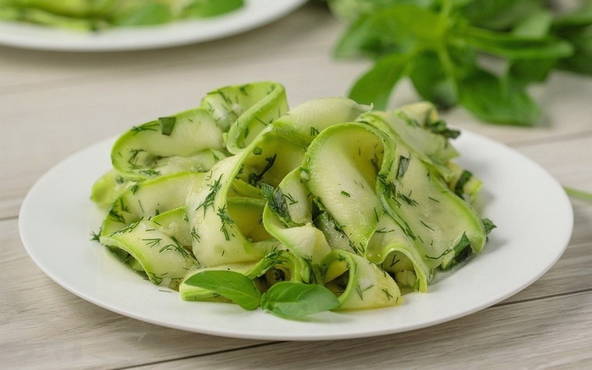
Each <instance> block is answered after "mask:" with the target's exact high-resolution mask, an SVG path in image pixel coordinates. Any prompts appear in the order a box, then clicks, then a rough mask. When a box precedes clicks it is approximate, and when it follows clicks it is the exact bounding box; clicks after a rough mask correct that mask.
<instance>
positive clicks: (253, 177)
mask: <svg viewBox="0 0 592 370" xmlns="http://www.w3.org/2000/svg"><path fill="white" fill-rule="evenodd" d="M276 159H277V153H276V154H274V155H273V156H271V157H266V158H265V162H266V163H265V167H263V169H262V170H261V172H259V173H251V174H250V175H249V184H251V185H253V186H256V185H257V184H258V183H259V181H261V179H262V178H263V176H264V175H265V174H266V173H267V171H269V170H270V169H271V167H273V165H274V163H275V160H276Z"/></svg>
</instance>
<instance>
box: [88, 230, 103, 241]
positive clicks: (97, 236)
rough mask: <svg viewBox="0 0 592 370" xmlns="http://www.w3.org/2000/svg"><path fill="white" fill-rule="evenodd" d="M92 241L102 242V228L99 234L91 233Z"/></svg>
mask: <svg viewBox="0 0 592 370" xmlns="http://www.w3.org/2000/svg"><path fill="white" fill-rule="evenodd" d="M90 240H91V241H94V242H98V241H100V240H101V228H99V230H98V231H97V232H94V231H91V232H90Z"/></svg>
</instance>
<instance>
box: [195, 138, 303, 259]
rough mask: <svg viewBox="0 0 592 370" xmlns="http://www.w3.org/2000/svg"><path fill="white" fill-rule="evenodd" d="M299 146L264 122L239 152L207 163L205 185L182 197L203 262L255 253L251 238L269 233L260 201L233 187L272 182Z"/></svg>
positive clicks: (295, 162) (296, 157) (295, 159)
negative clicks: (185, 201)
mask: <svg viewBox="0 0 592 370" xmlns="http://www.w3.org/2000/svg"><path fill="white" fill-rule="evenodd" d="M304 150H305V148H304V147H302V146H299V145H296V144H294V143H293V142H291V141H290V140H289V139H287V138H285V137H283V136H281V135H279V134H278V132H277V131H276V130H274V128H273V127H269V128H267V129H265V131H264V132H261V134H260V135H259V136H258V137H257V140H256V141H253V142H252V143H251V144H249V146H248V147H247V148H246V149H245V150H243V151H242V152H241V153H240V154H238V155H235V156H233V157H229V158H227V159H224V160H222V161H220V162H218V163H217V164H216V165H215V166H214V167H213V168H212V169H211V171H210V172H209V173H208V175H207V180H206V186H205V187H202V188H200V189H199V191H195V192H191V194H190V196H189V197H188V198H187V214H188V216H189V221H190V225H191V228H192V229H195V230H196V231H197V232H198V233H199V235H200V238H199V239H195V240H194V241H193V253H194V255H195V257H196V258H197V259H198V261H199V262H200V263H201V264H202V265H203V266H216V265H222V264H229V263H242V262H249V261H253V260H256V259H259V258H261V254H260V252H261V250H260V249H259V248H255V244H256V243H258V242H263V241H265V239H269V238H270V235H269V234H268V233H267V231H266V230H265V229H264V228H263V226H262V223H263V221H262V217H263V209H264V208H263V206H264V202H263V201H261V199H260V198H259V199H258V198H256V197H248V196H245V195H244V194H241V193H240V192H239V191H241V190H240V189H242V192H243V193H244V192H246V193H249V192H251V193H253V194H260V190H258V189H259V187H261V186H276V185H277V184H279V183H280V181H281V180H282V179H283V178H284V177H285V176H286V174H287V173H288V172H290V171H292V170H293V169H294V168H296V167H298V166H299V165H300V164H301V162H302V158H303V156H304ZM236 184H239V185H236ZM237 189H239V191H237ZM245 189H248V190H245ZM247 198H252V199H247ZM201 225H208V227H207V228H201V227H200V226H201Z"/></svg>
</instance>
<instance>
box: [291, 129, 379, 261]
mask: <svg viewBox="0 0 592 370" xmlns="http://www.w3.org/2000/svg"><path fill="white" fill-rule="evenodd" d="M389 153H390V152H389V151H385V148H384V144H383V138H382V135H381V134H380V133H379V131H377V130H376V129H374V128H372V127H370V126H368V125H363V124H359V123H347V124H339V125H335V126H332V127H329V128H327V129H326V130H324V131H323V132H321V133H320V134H319V135H318V136H317V138H316V139H315V140H314V141H313V142H312V143H311V144H310V147H309V148H308V150H307V152H306V158H305V162H304V165H303V169H302V171H303V172H304V173H303V177H304V179H306V180H307V182H306V184H307V187H308V189H309V190H310V192H311V193H312V194H313V196H314V197H315V202H317V204H318V206H319V208H320V210H321V211H326V212H327V213H328V215H326V216H325V219H322V218H321V219H320V222H321V224H324V225H325V227H324V229H325V230H327V231H329V232H331V229H334V230H335V231H337V233H341V232H343V234H345V235H346V236H347V238H348V239H349V244H350V247H351V250H353V251H354V252H355V253H357V254H360V255H363V254H364V252H365V250H366V246H367V244H368V241H369V240H370V237H371V236H372V234H373V232H374V229H375V228H376V225H377V223H378V219H379V217H380V214H381V213H382V205H381V203H380V199H379V198H378V196H377V195H376V190H375V189H376V183H377V175H378V171H379V170H380V168H381V166H382V163H383V158H384V159H385V160H386V161H387V162H388V161H389V160H388V158H385V156H388V155H389ZM328 223H333V225H332V226H333V227H331V225H327V224H328ZM322 228H323V227H322ZM328 238H329V239H333V240H336V239H339V238H340V236H339V235H335V236H334V237H332V236H331V235H328ZM329 242H330V243H331V240H330V241H329Z"/></svg>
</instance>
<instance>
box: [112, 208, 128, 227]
mask: <svg viewBox="0 0 592 370" xmlns="http://www.w3.org/2000/svg"><path fill="white" fill-rule="evenodd" d="M109 217H111V218H112V219H113V220H115V221H117V222H120V223H122V224H124V223H125V218H124V217H123V216H122V215H121V214H120V213H119V212H117V211H116V210H115V208H111V210H109Z"/></svg>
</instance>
